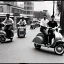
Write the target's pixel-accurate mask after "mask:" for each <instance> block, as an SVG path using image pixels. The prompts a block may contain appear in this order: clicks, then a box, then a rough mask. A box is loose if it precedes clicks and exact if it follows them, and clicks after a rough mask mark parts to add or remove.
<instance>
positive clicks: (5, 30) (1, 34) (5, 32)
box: [0, 24, 14, 43]
mask: <svg viewBox="0 0 64 64" xmlns="http://www.w3.org/2000/svg"><path fill="white" fill-rule="evenodd" d="M13 36H14V33H13V29H12V25H11V24H6V25H4V27H2V29H1V30H0V42H1V43H2V42H5V41H6V39H10V41H11V42H12V41H13Z"/></svg>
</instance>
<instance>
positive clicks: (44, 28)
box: [40, 15, 49, 42]
mask: <svg viewBox="0 0 64 64" xmlns="http://www.w3.org/2000/svg"><path fill="white" fill-rule="evenodd" d="M48 22H49V20H48V19H47V18H46V15H45V16H44V18H43V19H42V20H41V23H40V26H41V27H40V31H41V32H42V33H43V34H44V35H45V38H46V41H45V42H47V41H48V34H47V33H46V29H47V26H48V25H47V23H48Z"/></svg>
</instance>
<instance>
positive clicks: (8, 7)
mask: <svg viewBox="0 0 64 64" xmlns="http://www.w3.org/2000/svg"><path fill="white" fill-rule="evenodd" d="M23 11H24V9H23V8H21V7H18V6H17V2H2V3H0V20H1V21H3V20H4V19H5V16H6V14H7V13H9V14H10V17H11V18H12V19H13V20H14V27H15V28H16V23H17V22H18V21H19V18H21V17H22V16H23Z"/></svg>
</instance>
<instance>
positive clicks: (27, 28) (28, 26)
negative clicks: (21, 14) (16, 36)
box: [14, 25, 30, 33]
mask: <svg viewBox="0 0 64 64" xmlns="http://www.w3.org/2000/svg"><path fill="white" fill-rule="evenodd" d="M26 30H30V25H27V26H26ZM16 32H17V29H16V30H14V33H16Z"/></svg>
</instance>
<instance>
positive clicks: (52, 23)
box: [48, 15, 58, 44]
mask: <svg viewBox="0 0 64 64" xmlns="http://www.w3.org/2000/svg"><path fill="white" fill-rule="evenodd" d="M54 18H55V17H54V16H53V15H52V16H51V19H52V21H49V22H48V27H50V28H52V29H57V28H58V24H57V22H56V21H55V20H54ZM49 32H51V34H50V35H49V42H48V43H49V44H51V41H52V38H54V37H55V35H54V33H53V31H48V33H49Z"/></svg>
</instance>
